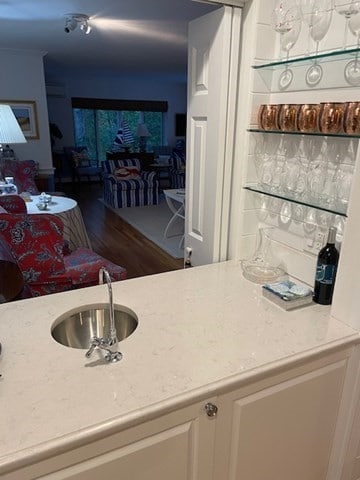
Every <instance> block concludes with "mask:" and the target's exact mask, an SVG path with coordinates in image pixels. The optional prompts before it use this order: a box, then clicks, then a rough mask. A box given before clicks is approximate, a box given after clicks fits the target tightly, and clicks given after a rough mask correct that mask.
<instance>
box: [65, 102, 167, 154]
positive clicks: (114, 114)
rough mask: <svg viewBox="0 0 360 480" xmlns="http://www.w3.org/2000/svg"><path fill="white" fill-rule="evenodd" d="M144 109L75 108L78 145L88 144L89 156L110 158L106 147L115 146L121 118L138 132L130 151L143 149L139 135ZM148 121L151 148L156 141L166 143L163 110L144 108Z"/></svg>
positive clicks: (134, 131) (148, 145)
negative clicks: (147, 109) (141, 115)
mask: <svg viewBox="0 0 360 480" xmlns="http://www.w3.org/2000/svg"><path fill="white" fill-rule="evenodd" d="M140 113H141V112H136V111H130V110H126V111H122V112H120V111H116V110H94V109H84V108H74V109H73V116H74V129H75V132H74V133H75V144H76V146H86V147H87V149H88V152H89V157H90V158H94V159H98V161H99V162H101V161H102V160H105V159H106V151H109V150H111V149H112V146H113V142H114V140H115V137H116V134H117V132H118V130H119V128H120V125H121V121H122V120H125V121H126V122H127V124H128V125H129V128H130V130H131V132H132V134H133V136H134V143H133V144H132V146H131V149H130V151H133V152H137V151H139V139H138V137H137V135H136V131H137V126H138V123H139V118H140ZM143 116H144V122H145V124H146V126H147V127H148V130H149V132H150V137H148V139H147V151H149V152H151V151H152V150H153V146H154V145H162V144H163V140H162V138H163V136H162V132H163V114H162V113H161V112H143Z"/></svg>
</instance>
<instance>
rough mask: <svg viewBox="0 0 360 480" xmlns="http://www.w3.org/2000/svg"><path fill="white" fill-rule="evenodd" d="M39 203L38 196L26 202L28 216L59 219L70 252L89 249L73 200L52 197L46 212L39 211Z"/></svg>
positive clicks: (84, 228) (85, 232)
mask: <svg viewBox="0 0 360 480" xmlns="http://www.w3.org/2000/svg"><path fill="white" fill-rule="evenodd" d="M40 201H41V197H40V196H39V195H32V196H31V201H30V202H26V209H27V212H28V213H29V214H34V213H40V214H41V213H50V214H53V215H56V216H57V217H59V218H61V220H62V221H63V224H64V239H65V240H67V241H68V242H69V246H70V249H71V250H76V249H77V248H79V247H85V248H91V244H90V240H89V237H88V234H87V231H86V227H85V224H84V220H83V217H82V214H81V210H80V208H79V206H78V204H77V202H76V201H75V200H73V199H72V198H68V197H60V196H53V197H51V202H50V203H49V204H48V207H47V209H46V210H39V208H38V207H37V204H38V203H39V202H40Z"/></svg>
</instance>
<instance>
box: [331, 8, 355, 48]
mask: <svg viewBox="0 0 360 480" xmlns="http://www.w3.org/2000/svg"><path fill="white" fill-rule="evenodd" d="M334 7H335V10H336V11H337V13H339V14H340V15H344V17H345V20H346V24H345V33H344V41H343V48H346V42H347V32H348V30H349V21H350V18H351V17H353V16H354V15H356V14H357V13H359V12H360V1H358V0H335V3H334Z"/></svg>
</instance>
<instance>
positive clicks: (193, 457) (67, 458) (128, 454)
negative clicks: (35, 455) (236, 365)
mask: <svg viewBox="0 0 360 480" xmlns="http://www.w3.org/2000/svg"><path fill="white" fill-rule="evenodd" d="M211 420H213V419H209V417H208V416H207V414H206V411H205V409H204V403H203V402H199V403H196V404H194V405H191V406H189V407H185V408H182V409H179V410H177V411H174V412H172V413H170V414H167V415H163V416H161V417H159V418H157V419H155V420H152V421H148V422H144V423H143V424H140V425H137V426H135V427H132V428H129V429H126V430H124V431H122V432H120V433H117V434H114V435H109V436H108V437H106V438H104V439H102V440H98V441H96V442H93V443H89V444H88V445H85V446H84V447H80V448H77V449H73V450H72V451H71V452H69V453H65V454H63V455H58V456H56V457H53V458H50V459H49V460H46V461H44V462H41V463H39V464H36V465H33V466H31V467H28V468H25V469H22V470H17V471H15V472H13V473H11V474H9V475H4V476H2V477H1V478H2V480H10V479H11V480H30V479H35V478H36V479H42V480H65V479H67V480H70V479H71V480H99V479H101V478H114V479H115V478H116V479H117V478H119V479H120V478H122V479H128V480H162V479H164V480H165V479H171V480H210V479H211V478H212V471H213V465H212V463H213V449H214V438H215V425H216V424H215V422H214V421H211Z"/></svg>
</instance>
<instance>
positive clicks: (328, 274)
mask: <svg viewBox="0 0 360 480" xmlns="http://www.w3.org/2000/svg"><path fill="white" fill-rule="evenodd" d="M335 269H336V267H335V265H324V264H322V263H320V264H318V265H317V267H316V278H315V280H316V281H317V282H321V283H325V284H326V285H331V284H332V283H334V277H335Z"/></svg>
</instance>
